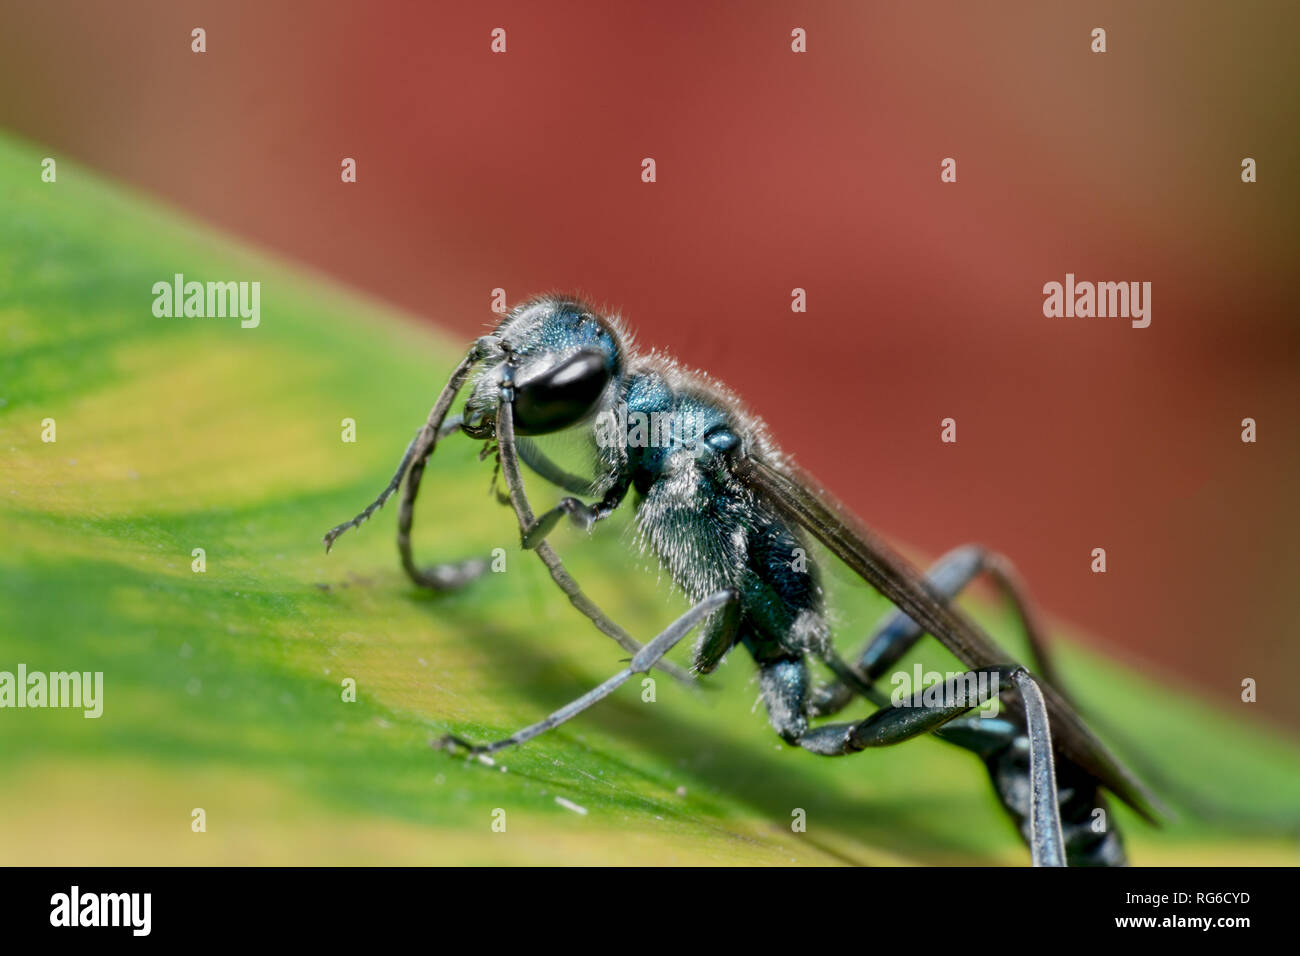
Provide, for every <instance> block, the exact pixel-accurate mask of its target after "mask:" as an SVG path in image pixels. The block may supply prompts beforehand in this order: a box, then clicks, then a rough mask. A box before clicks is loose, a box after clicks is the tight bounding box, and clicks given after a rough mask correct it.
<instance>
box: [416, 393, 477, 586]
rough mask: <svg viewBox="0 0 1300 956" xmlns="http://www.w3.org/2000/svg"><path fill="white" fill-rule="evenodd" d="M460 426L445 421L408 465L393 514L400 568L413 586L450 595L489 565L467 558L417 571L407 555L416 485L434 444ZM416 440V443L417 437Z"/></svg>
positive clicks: (456, 421)
mask: <svg viewBox="0 0 1300 956" xmlns="http://www.w3.org/2000/svg"><path fill="white" fill-rule="evenodd" d="M460 426H461V418H460V416H459V415H456V416H453V417H451V418H448V419H447V420H446V421H445V422H443V424H442V426H441V427H440V428H439V429H438V432H437V438H436V440H435V441H434V442H433V443H432V444H430V445H427V446H425V447H424V448H423V449H422V454H421V455H420V456H419V457H418V458H417V459H416V460H415V461H414V462H412V464H411V467H410V470H409V471H408V472H407V475H406V491H405V493H404V494H403V495H402V501H401V507H400V508H399V510H398V513H397V550H398V553H399V554H400V555H401V558H402V568H403V569H404V570H405V571H406V576H407V577H409V578H410V579H411V580H412V581H413V582H415V583H416V584H418V585H419V586H420V587H422V588H429V589H430V590H432V591H454V590H457V589H459V588H463V587H464V586H465V585H467V584H469V583H470V582H471V581H473V580H475V579H476V578H479V577H481V576H482V575H483V574H484V573H485V572H486V571H487V570H488V568H489V567H490V566H491V561H490V560H489V559H487V558H467V559H466V560H464V561H451V562H445V563H442V564H434V565H430V566H429V567H427V568H421V567H417V566H416V563H415V557H414V555H413V554H412V553H411V525H412V524H413V523H414V521H415V498H416V496H417V495H418V494H419V493H420V481H421V479H423V477H424V468H425V465H426V464H427V463H428V460H429V456H430V455H431V454H433V450H434V448H435V447H436V446H437V443H438V441H441V440H442V439H443V438H445V437H447V436H448V435H450V434H451V433H453V432H455V431H457V430H459V429H460ZM416 437H417V441H418V438H419V436H418V435H417V436H416ZM412 444H414V443H412Z"/></svg>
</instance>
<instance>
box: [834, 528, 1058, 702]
mask: <svg viewBox="0 0 1300 956" xmlns="http://www.w3.org/2000/svg"><path fill="white" fill-rule="evenodd" d="M981 573H987V574H988V575H989V576H990V577H992V578H993V580H994V582H995V583H996V584H997V585H998V588H999V590H1001V591H1003V592H1004V593H1005V594H1006V595H1007V596H1008V597H1009V599H1010V600H1011V603H1012V606H1013V608H1014V609H1015V612H1016V616H1017V617H1018V618H1019V619H1020V621H1021V625H1022V626H1023V627H1024V629H1025V635H1026V637H1027V638H1028V641H1029V648H1030V652H1031V654H1032V656H1033V662H1034V667H1035V668H1036V669H1037V670H1038V672H1039V673H1041V674H1042V675H1043V678H1044V679H1045V680H1046V681H1047V682H1048V683H1049V684H1051V685H1052V687H1053V688H1055V690H1056V691H1057V693H1059V694H1061V695H1062V696H1064V691H1063V690H1062V687H1061V681H1060V677H1059V673H1058V671H1057V669H1056V666H1055V661H1054V659H1053V657H1052V655H1051V653H1050V650H1049V647H1048V644H1047V641H1046V639H1045V637H1044V632H1043V628H1042V626H1041V624H1040V623H1039V617H1038V613H1037V611H1036V610H1035V609H1034V605H1033V603H1032V602H1031V601H1030V600H1029V596H1028V592H1027V591H1026V589H1025V587H1024V584H1023V583H1022V582H1021V580H1020V576H1019V575H1018V574H1017V573H1016V571H1015V568H1014V567H1013V566H1012V564H1011V562H1010V561H1008V560H1007V559H1006V558H1005V557H1003V556H1002V555H1001V554H998V553H996V552H994V551H990V550H988V549H987V548H985V547H983V546H981V545H973V544H972V545H964V546H962V547H960V548H955V549H953V550H952V551H950V552H948V553H947V554H946V555H944V556H943V557H942V558H940V559H939V560H938V561H936V562H935V563H934V565H933V566H932V567H931V568H930V570H929V571H927V572H926V578H927V579H928V580H929V582H930V583H931V584H932V585H933V586H934V587H935V589H936V590H937V591H938V592H939V593H940V594H941V595H943V596H944V597H945V598H947V599H948V600H952V599H953V598H955V597H956V596H957V595H958V594H960V593H961V592H962V590H964V589H965V588H966V587H967V586H968V585H969V584H970V583H971V581H973V580H974V579H975V578H976V577H978V576H979V575H980V574H981ZM924 633H925V632H924V631H923V630H922V629H921V627H920V625H918V624H917V623H916V622H915V621H913V620H912V619H911V618H910V617H908V616H907V615H906V614H905V613H903V612H902V611H895V612H893V613H891V614H890V615H889V616H888V617H886V618H885V619H884V621H883V622H882V623H881V624H880V625H879V626H878V627H877V628H876V630H875V632H874V633H873V634H872V636H871V637H870V638H869V639H868V641H867V643H866V646H865V647H864V648H863V650H862V653H861V654H860V655H859V656H858V665H857V669H858V671H859V672H860V673H862V674H863V675H864V676H865V677H866V679H867V681H868V682H874V681H876V680H878V679H879V678H880V677H881V676H882V675H884V674H885V673H886V672H887V671H888V670H889V668H890V667H893V666H894V665H895V664H896V663H898V660H899V658H901V657H902V656H903V655H904V654H906V653H907V652H908V651H910V650H911V649H912V647H913V646H914V645H915V644H916V642H917V641H919V640H920V639H921V638H922V637H923V636H924ZM853 696H854V689H853V688H852V687H850V686H848V685H847V684H846V683H844V682H843V681H831V682H829V683H827V684H824V685H822V686H821V687H818V688H817V690H816V691H815V692H814V694H813V699H812V714H813V716H815V717H829V716H830V715H832V714H835V713H838V712H839V711H841V710H843V709H844V708H845V707H846V706H848V704H849V703H850V702H851V701H852V700H853Z"/></svg>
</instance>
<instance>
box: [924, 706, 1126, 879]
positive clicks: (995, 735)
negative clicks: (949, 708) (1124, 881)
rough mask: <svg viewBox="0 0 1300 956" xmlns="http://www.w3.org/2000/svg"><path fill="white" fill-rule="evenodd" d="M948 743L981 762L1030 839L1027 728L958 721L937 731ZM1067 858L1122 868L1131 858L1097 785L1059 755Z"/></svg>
mask: <svg viewBox="0 0 1300 956" xmlns="http://www.w3.org/2000/svg"><path fill="white" fill-rule="evenodd" d="M934 735H935V736H936V737H939V738H940V739H942V740H943V741H945V742H946V743H950V744H955V745H956V746H958V747H962V748H964V749H966V750H969V751H971V752H972V753H973V754H975V755H976V756H978V757H979V758H980V760H981V761H983V763H984V766H985V768H986V769H987V770H988V773H989V778H990V779H991V780H992V782H993V789H994V791H995V792H996V793H997V796H998V800H999V801H1000V802H1001V804H1002V806H1003V809H1005V810H1006V812H1007V814H1008V815H1009V816H1010V817H1011V819H1012V821H1013V822H1014V823H1015V825H1016V827H1017V828H1018V829H1019V830H1020V833H1021V835H1022V836H1023V837H1024V838H1025V840H1026V841H1028V840H1029V838H1030V822H1029V813H1030V807H1029V792H1030V791H1029V739H1028V735H1027V734H1026V732H1025V728H1024V726H1023V725H1021V724H1019V723H1018V722H1016V721H1012V720H1008V719H1006V718H1005V717H987V718H986V717H977V716H974V715H970V716H966V717H958V718H957V719H956V720H953V721H951V722H950V723H948V724H945V725H944V726H943V727H941V728H939V729H938V730H937V731H935V733H934ZM1056 781H1057V789H1058V791H1059V794H1060V808H1061V822H1062V827H1063V830H1064V834H1065V856H1066V859H1067V860H1068V861H1069V864H1070V866H1124V865H1125V864H1126V863H1127V859H1126V857H1125V853H1124V841H1123V837H1122V836H1121V834H1120V831H1119V828H1118V827H1116V826H1115V825H1114V824H1113V822H1112V821H1111V816H1110V812H1111V811H1110V805H1109V803H1108V802H1107V801H1106V798H1105V797H1104V796H1103V795H1102V793H1101V790H1100V788H1099V787H1098V786H1097V781H1096V780H1095V779H1094V778H1093V777H1092V776H1090V775H1089V774H1088V773H1087V772H1086V771H1084V770H1081V769H1080V768H1079V767H1078V766H1077V765H1075V764H1074V763H1072V762H1070V761H1069V760H1066V759H1065V758H1063V757H1061V756H1060V755H1057V758H1056Z"/></svg>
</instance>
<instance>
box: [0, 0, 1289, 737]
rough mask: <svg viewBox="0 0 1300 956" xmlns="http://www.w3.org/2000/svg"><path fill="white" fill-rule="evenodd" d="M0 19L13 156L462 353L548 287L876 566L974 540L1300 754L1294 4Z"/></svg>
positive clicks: (234, 12) (117, 10)
mask: <svg viewBox="0 0 1300 956" xmlns="http://www.w3.org/2000/svg"><path fill="white" fill-rule="evenodd" d="M0 22H2V23H3V29H2V30H0V84H3V86H2V87H0V88H3V90H4V91H5V93H4V96H3V97H2V98H0V125H3V126H4V127H6V128H8V129H10V130H13V131H17V132H19V133H21V134H22V135H24V136H26V137H28V138H30V139H33V140H35V141H37V142H40V143H43V144H47V145H48V146H49V148H50V149H51V151H52V155H55V156H66V157H68V158H72V159H76V160H80V161H83V162H86V163H88V164H90V165H92V166H94V167H96V168H97V169H99V170H101V171H102V172H104V173H106V174H108V175H110V176H113V177H116V178H118V179H121V180H124V181H127V182H129V183H131V184H134V185H136V186H138V187H142V188H144V189H146V190H148V191H149V192H151V193H153V194H155V195H156V196H159V197H161V198H163V199H165V200H167V201H170V202H171V203H174V204H176V205H178V206H181V207H184V208H185V209H187V210H188V211H190V212H191V213H193V214H195V215H197V216H199V217H201V218H203V219H204V220H206V221H208V222H210V223H213V224H215V225H217V226H219V227H222V228H224V229H227V230H230V231H232V232H234V233H236V234H238V235H240V236H241V237H244V238H245V239H248V240H251V241H253V242H255V243H258V244H261V245H263V246H265V247H268V248H270V249H272V250H275V251H276V252H278V253H280V254H283V255H287V256H289V257H292V258H294V259H296V260H299V261H300V262H302V263H305V264H308V265H310V266H312V267H315V268H317V269H320V270H323V271H325V272H328V273H330V274H332V275H334V276H336V277H338V278H339V279H341V280H343V281H345V282H348V283H351V284H353V285H355V286H357V287H360V288H362V289H364V290H366V291H368V292H370V293H373V294H375V295H378V296H382V297H384V298H386V299H388V300H391V301H392V302H394V303H396V304H398V305H400V306H403V307H405V308H407V309H409V310H411V311H413V312H415V313H417V314H418V315H420V316H423V317H425V318H427V319H428V320H429V321H431V322H436V323H438V324H440V325H442V326H444V327H446V328H449V329H450V330H452V331H454V332H455V333H458V334H459V335H461V336H464V337H465V338H467V339H468V338H469V337H470V336H472V335H474V334H476V333H478V332H479V331H480V330H481V329H482V327H483V326H484V324H485V323H489V322H491V321H492V319H493V316H492V315H491V313H490V312H489V303H490V292H491V290H492V289H493V288H495V287H503V288H505V289H506V290H507V293H508V295H509V298H510V300H511V301H512V302H514V301H517V300H518V299H520V298H523V297H524V296H526V295H529V294H532V293H534V292H538V291H543V290H550V289H565V290H578V291H581V292H584V293H585V294H587V295H588V296H589V297H591V298H592V299H594V300H596V301H597V302H598V303H604V304H607V305H609V306H611V307H614V308H617V309H620V310H622V312H623V313H624V315H625V316H626V317H627V318H628V319H629V321H630V323H631V325H632V326H633V327H634V328H635V329H636V331H637V333H638V339H639V341H640V342H641V343H642V344H643V345H647V346H650V345H654V346H662V347H664V348H667V349H669V350H670V351H672V352H674V353H676V354H677V355H678V356H679V357H680V358H682V359H683V360H684V361H685V362H686V363H687V364H690V365H694V366H698V367H703V368H706V369H708V370H710V371H712V372H713V373H715V374H717V375H718V376H719V377H721V378H722V379H723V380H724V381H726V382H728V383H729V384H730V385H732V386H733V387H734V388H736V389H737V390H738V391H739V392H740V393H741V394H743V395H745V396H746V397H747V399H748V400H749V401H750V403H751V404H752V406H753V408H754V409H755V410H756V411H757V412H758V413H760V414H761V415H763V416H764V417H765V418H766V419H767V420H768V422H769V423H770V424H771V426H772V428H773V430H774V432H775V434H776V435H777V436H778V438H779V440H780V441H781V442H782V444H783V445H785V446H786V447H787V448H788V449H789V450H791V451H793V452H794V453H795V454H796V455H797V457H798V458H799V460H800V461H801V463H802V464H803V465H804V466H805V467H806V468H807V469H809V470H810V471H812V472H813V473H814V474H816V475H818V476H820V477H821V478H822V479H823V480H824V481H825V482H826V484H827V485H828V486H829V487H830V488H831V489H832V491H834V492H835V493H836V494H837V495H838V496H839V497H840V498H842V499H843V500H844V501H846V502H847V503H848V504H849V505H851V506H852V507H853V508H854V509H855V510H856V511H857V512H858V513H859V514H860V515H861V516H862V517H863V518H864V519H865V520H866V521H868V522H869V523H871V524H874V525H875V526H877V527H878V528H880V529H881V530H882V531H884V532H886V533H887V534H889V535H891V536H892V537H894V538H895V539H896V540H898V541H900V542H904V543H906V544H908V545H911V546H914V547H917V548H920V549H922V550H923V551H926V552H929V553H931V554H934V555H937V554H939V553H940V552H942V551H944V550H946V549H947V548H949V547H950V546H952V545H955V544H958V543H963V542H968V541H982V542H985V543H988V544H990V545H993V546H995V547H997V548H999V549H1001V550H1003V551H1005V552H1006V553H1007V554H1009V555H1010V556H1011V557H1012V558H1013V559H1014V560H1015V561H1016V562H1017V563H1018V564H1019V566H1020V567H1021V569H1022V571H1023V573H1024V574H1025V576H1026V577H1027V578H1028V579H1029V581H1030V584H1031V586H1032V588H1033V589H1034V591H1035V593H1036V595H1037V596H1038V598H1039V600H1040V602H1041V603H1042V605H1043V606H1044V607H1045V608H1046V609H1047V611H1048V612H1049V614H1051V615H1053V616H1055V617H1057V618H1058V619H1060V620H1064V621H1069V622H1072V623H1074V624H1077V625H1079V626H1081V627H1083V628H1085V629H1087V630H1088V631H1089V632H1090V633H1091V634H1093V635H1095V638H1096V640H1097V642H1098V643H1099V644H1100V646H1102V647H1104V648H1105V649H1106V650H1108V651H1110V652H1112V653H1117V654H1120V655H1122V656H1127V657H1129V658H1131V659H1133V660H1135V661H1139V662H1144V663H1145V664H1146V665H1147V666H1150V667H1153V668H1156V669H1158V670H1161V671H1163V672H1165V673H1168V674H1171V675H1177V676H1178V677H1181V678H1183V679H1188V680H1191V681H1192V682H1194V683H1195V684H1197V685H1199V686H1201V687H1202V688H1203V689H1204V690H1205V691H1207V692H1208V693H1209V694H1210V695H1211V696H1212V697H1213V698H1215V699H1217V700H1219V701H1221V702H1222V703H1224V704H1232V703H1234V702H1236V701H1237V700H1238V699H1239V693H1240V682H1241V679H1242V677H1244V676H1251V677H1255V678H1256V679H1257V680H1258V681H1259V685H1260V691H1259V704H1258V705H1257V707H1258V710H1259V711H1261V712H1264V713H1266V714H1268V715H1269V716H1271V717H1272V718H1273V719H1274V720H1278V721H1282V722H1284V723H1287V724H1289V725H1291V726H1297V725H1300V695H1297V694H1294V693H1293V692H1292V689H1291V678H1290V675H1291V674H1293V673H1294V668H1295V665H1296V663H1297V662H1298V661H1300V650H1298V649H1297V641H1296V634H1297V624H1298V623H1300V620H1298V619H1300V612H1298V610H1297V608H1298V607H1300V604H1298V602H1297V600H1296V595H1295V581H1296V580H1297V577H1298V576H1300V575H1298V572H1300V547H1298V546H1297V541H1298V540H1300V520H1298V518H1300V507H1298V506H1297V504H1296V501H1295V497H1294V496H1295V493H1296V489H1297V486H1298V481H1297V479H1300V448H1298V446H1297V442H1296V436H1297V429H1296V414H1297V411H1300V408H1298V406H1300V402H1298V401H1297V398H1298V395H1300V392H1298V390H1297V381H1298V379H1297V371H1298V369H1300V365H1298V359H1300V348H1298V346H1300V332H1298V329H1297V315H1296V305H1295V302H1296V293H1295V288H1294V283H1295V280H1296V268H1295V264H1296V262H1297V253H1298V252H1300V236H1298V235H1297V232H1298V224H1297V217H1296V216H1295V211H1296V209H1297V208H1300V203H1298V202H1297V199H1298V198H1300V197H1298V190H1297V186H1296V183H1297V177H1300V168H1298V166H1300V156H1298V155H1297V154H1298V142H1300V141H1298V139H1297V137H1296V134H1295V130H1296V128H1297V119H1298V118H1300V117H1297V103H1298V102H1300V99H1298V98H1297V97H1296V95H1295V94H1296V86H1297V75H1296V62H1295V49H1294V42H1295V40H1294V38H1295V36H1296V35H1297V29H1298V28H1300V7H1297V6H1296V5H1295V4H1293V3H1289V2H1273V3H1249V2H1247V3H1235V4H1223V3H1186V2H1166V3H1147V4H1142V5H1140V7H1138V6H1135V5H1132V4H1120V3H1115V4H1105V3H1103V4H1088V5H1086V6H1084V5H1080V4H1075V5H1067V6H1060V5H1045V4H1040V3H1032V2H1023V3H999V4H995V5H971V4H964V3H958V2H950V3H909V4H894V3H881V4H849V3H841V2H834V3H817V4H797V5H796V4H760V3H746V4H721V3H685V4H674V3H654V4H646V5H643V6H637V7H634V6H631V5H628V4H602V3H595V2H586V3H545V4H537V3H483V4H429V3H397V2H368V3H361V2H344V0H327V2H318V3H312V4H310V5H306V4H290V3H287V2H265V0H263V2H232V0H224V2H211V3H204V2H175V0H146V2H135V3H131V4H104V3H101V2H97V0H87V2H76V3H73V2H53V3H47V4H29V3H16V2H13V3H9V2H4V3H0ZM196 26H202V27H204V28H205V29H206V31H207V44H208V49H207V52H206V53H204V54H202V55H198V54H194V53H192V52H191V50H190V31H191V29H192V28H194V27H196ZM494 27H503V28H504V29H505V30H506V31H507V52H506V53H505V54H493V53H492V52H491V51H490V50H489V42H490V36H489V34H490V31H491V30H492V29H493V28H494ZM795 27H802V28H804V29H805V30H806V31H807V36H808V41H807V43H808V52H807V53H806V54H795V53H793V52H792V51H791V48H790V31H791V30H792V29H793V28H795ZM1094 27H1103V28H1105V29H1106V30H1107V34H1108V38H1107V39H1108V51H1107V52H1106V53H1104V54H1094V53H1092V52H1090V49H1089V46H1090V42H1091V41H1090V32H1091V30H1092V29H1093V28H1094ZM949 156H951V157H954V158H955V159H956V160H957V172H958V181H957V182H956V183H955V184H943V183H941V182H940V180H939V163H940V160H941V159H943V158H944V157H949ZM1246 156H1250V157H1253V158H1255V159H1256V160H1257V161H1258V164H1259V182H1258V183H1256V184H1253V185H1246V184H1243V183H1242V182H1241V180H1240V164H1241V160H1242V158H1243V157H1246ZM343 157H355V158H356V160H357V163H358V174H359V181H358V182H357V183H356V184H354V185H344V184H343V183H341V182H340V178H339V169H340V166H339V164H340V161H341V160H342V158H343ZM644 157H653V158H654V159H655V160H656V162H657V166H658V181H657V182H655V183H653V184H645V183H643V182H641V178H640V171H641V166H640V164H641V160H642V159H643V158H644ZM60 172H61V173H62V170H60ZM1066 272H1073V273H1075V274H1076V275H1077V276H1078V277H1079V278H1080V279H1092V280H1115V281H1130V280H1136V281H1150V282H1151V283H1152V284H1153V291H1152V323H1151V326H1150V328H1147V329H1143V330H1138V329H1133V328H1131V327H1130V326H1129V324H1128V323H1127V322H1126V321H1122V320H1118V319H1048V318H1045V317H1044V316H1043V314H1042V291H1041V290H1042V286H1043V284H1044V283H1045V282H1049V281H1062V280H1063V278H1064V275H1065V273H1066ZM794 287H802V288H804V289H806V290H807V293H808V312H807V314H806V315H795V314H792V313H791V310H790V294H791V289H793V288H794ZM444 371H445V370H442V369H430V372H429V385H430V395H432V394H433V392H434V390H435V389H436V388H437V387H438V386H439V385H440V384H441V382H442V378H441V376H442V375H443V374H444ZM846 409H847V411H848V415H847V417H846V414H845V411H846ZM423 412H424V409H412V410H411V414H412V415H413V416H420V415H422V414H423ZM1247 416H1249V417H1253V418H1255V419H1256V420H1257V421H1258V423H1259V441H1258V443H1257V444H1253V445H1250V444H1243V443H1242V442H1241V441H1240V430H1241V426H1240V422H1241V420H1242V418H1244V417H1247ZM945 417H952V418H955V419H956V421H957V423H958V443H957V444H956V445H945V444H941V443H940V441H939V430H940V425H939V423H940V420H941V419H943V418H945ZM1094 547H1104V548H1106V550H1107V554H1108V564H1109V571H1108V573H1106V574H1105V575H1095V574H1092V573H1091V572H1090V570H1089V564H1090V561H1091V556H1090V552H1091V550H1092V549H1093V548H1094Z"/></svg>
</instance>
